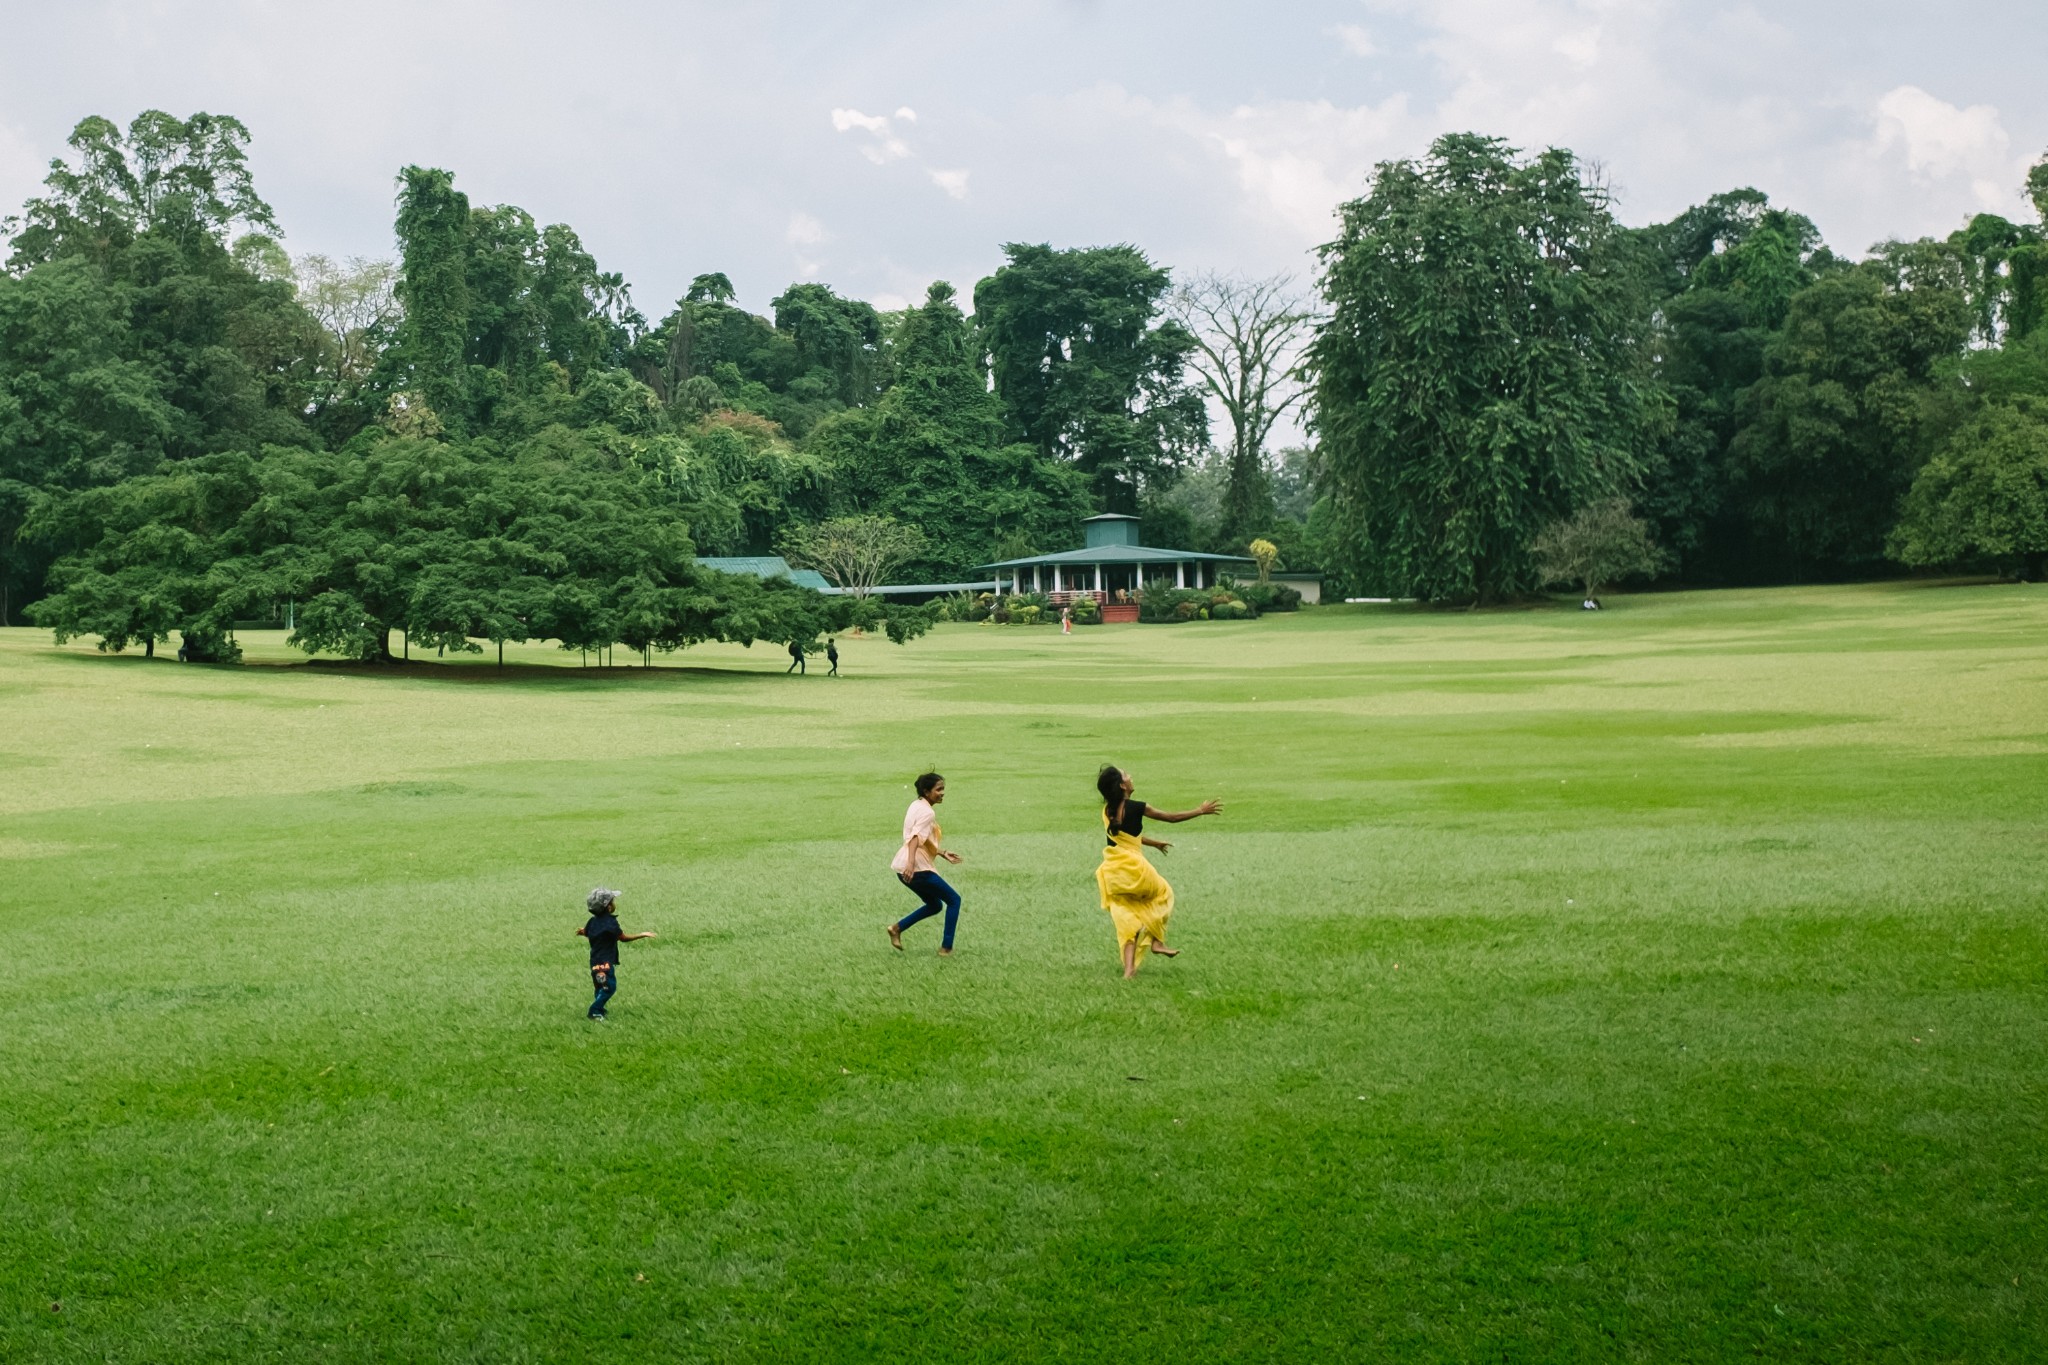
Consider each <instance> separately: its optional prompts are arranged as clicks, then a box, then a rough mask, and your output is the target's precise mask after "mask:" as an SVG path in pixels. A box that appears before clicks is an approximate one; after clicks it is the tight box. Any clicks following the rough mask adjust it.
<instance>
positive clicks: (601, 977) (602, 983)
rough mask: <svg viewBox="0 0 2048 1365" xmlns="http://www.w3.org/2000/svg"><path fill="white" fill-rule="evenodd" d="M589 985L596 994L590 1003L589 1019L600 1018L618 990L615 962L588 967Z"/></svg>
mask: <svg viewBox="0 0 2048 1365" xmlns="http://www.w3.org/2000/svg"><path fill="white" fill-rule="evenodd" d="M590 984H591V986H592V987H593V988H594V989H595V990H596V992H597V998H596V999H595V1000H592V1001H591V1002H590V1017H591V1018H593V1019H598V1018H602V1017H603V1015H604V1007H605V1005H606V1004H608V1003H609V1002H610V1001H611V998H612V996H614V995H615V994H617V993H618V989H619V966H618V964H617V963H616V962H596V963H592V964H591V967H590Z"/></svg>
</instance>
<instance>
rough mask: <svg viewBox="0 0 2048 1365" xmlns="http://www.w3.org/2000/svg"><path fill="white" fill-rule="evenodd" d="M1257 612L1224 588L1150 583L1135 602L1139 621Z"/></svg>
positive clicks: (1234, 617) (1240, 616) (1228, 617)
mask: <svg viewBox="0 0 2048 1365" xmlns="http://www.w3.org/2000/svg"><path fill="white" fill-rule="evenodd" d="M1296 600H1297V601H1299V600H1300V599H1299V596H1298V595H1297V597H1296ZM1258 614H1259V609H1258V608H1257V607H1256V606H1254V605H1253V604H1251V603H1249V602H1247V601H1245V599H1244V598H1242V597H1240V596H1238V595H1237V594H1236V593H1233V592H1230V591H1229V590H1227V589H1224V588H1176V587H1173V586H1171V585H1167V586H1162V587H1151V588H1147V589H1145V596H1144V599H1143V600H1142V601H1141V602H1140V603H1139V604H1138V619H1139V620H1140V621H1155V622H1158V621H1208V620H1224V621H1242V620H1249V619H1251V618H1253V617H1256V616H1257V615H1258Z"/></svg>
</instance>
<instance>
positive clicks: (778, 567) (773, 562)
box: [697, 555, 839, 597]
mask: <svg viewBox="0 0 2048 1365" xmlns="http://www.w3.org/2000/svg"><path fill="white" fill-rule="evenodd" d="M697 562H698V563H699V564H702V565H703V566H704V567H705V568H707V569H716V570H717V571H718V572H719V573H734V574H745V575H747V576H748V577H750V578H787V579H788V580H789V581H790V582H792V583H795V584H796V585H798V586H799V587H804V588H815V589H817V590H818V591H819V592H822V593H824V594H825V595H826V596H828V597H829V596H832V595H834V594H836V593H838V591H839V589H837V588H835V587H833V586H832V585H831V584H830V583H827V582H826V581H825V575H823V574H821V573H819V572H818V571H817V570H816V569H792V568H790V567H789V561H788V560H786V559H784V558H783V557H782V556H781V555H724V556H708V557H707V556H705V555H698V556H697Z"/></svg>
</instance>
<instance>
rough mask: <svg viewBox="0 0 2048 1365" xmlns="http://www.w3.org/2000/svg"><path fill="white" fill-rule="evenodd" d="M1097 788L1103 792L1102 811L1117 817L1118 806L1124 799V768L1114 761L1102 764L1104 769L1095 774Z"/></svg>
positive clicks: (1109, 815) (1113, 817)
mask: <svg viewBox="0 0 2048 1365" xmlns="http://www.w3.org/2000/svg"><path fill="white" fill-rule="evenodd" d="M1095 790H1097V791H1099V792H1101V793H1102V813H1103V814H1104V815H1106V816H1108V817H1109V818H1110V819H1112V820H1114V819H1116V808H1117V807H1118V806H1120V805H1122V804H1123V800H1124V770H1123V769H1122V768H1119V767H1117V766H1116V764H1114V763H1105V764H1103V765H1102V771H1101V772H1099V773H1097V774H1095Z"/></svg>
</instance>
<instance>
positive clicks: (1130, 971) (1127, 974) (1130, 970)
mask: <svg viewBox="0 0 2048 1365" xmlns="http://www.w3.org/2000/svg"><path fill="white" fill-rule="evenodd" d="M1137 974H1138V969H1137V968H1136V967H1126V968H1124V980H1126V981H1129V980H1130V979H1131V978H1132V977H1134V976H1136V975H1137Z"/></svg>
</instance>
